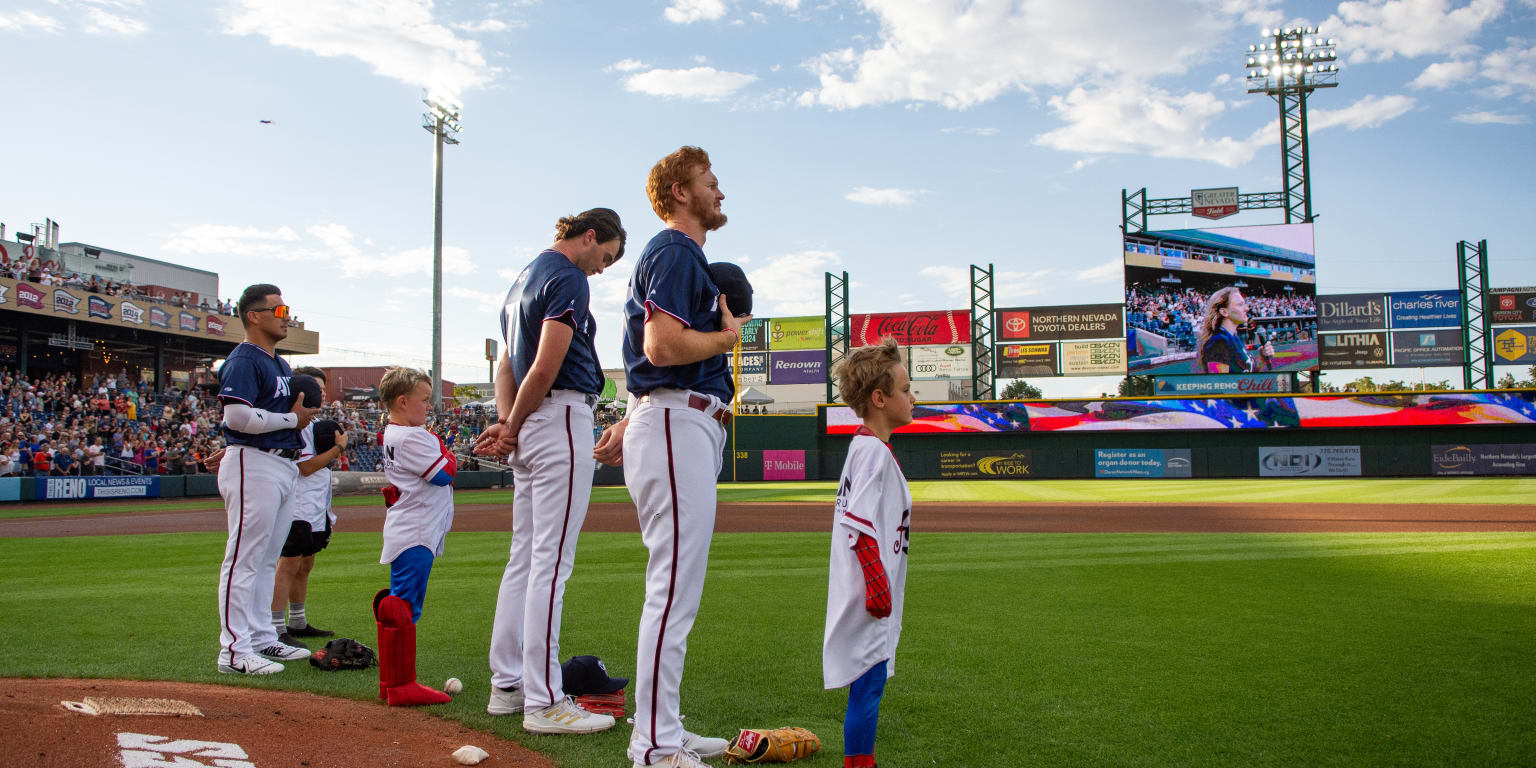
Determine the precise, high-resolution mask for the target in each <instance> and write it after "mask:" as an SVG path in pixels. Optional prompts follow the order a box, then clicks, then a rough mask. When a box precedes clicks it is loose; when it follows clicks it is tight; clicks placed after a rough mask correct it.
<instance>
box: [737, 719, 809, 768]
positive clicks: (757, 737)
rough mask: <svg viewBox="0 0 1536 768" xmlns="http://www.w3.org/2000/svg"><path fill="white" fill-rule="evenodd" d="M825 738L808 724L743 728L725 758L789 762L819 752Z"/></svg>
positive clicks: (762, 761)
mask: <svg viewBox="0 0 1536 768" xmlns="http://www.w3.org/2000/svg"><path fill="white" fill-rule="evenodd" d="M818 749H821V739H818V738H816V734H814V733H811V732H810V731H807V730H806V729H804V728H794V727H785V728H774V729H771V730H770V729H767V728H743V729H742V730H741V733H738V734H736V738H734V739H731V745H730V746H729V747H727V748H726V750H725V762H727V763H729V764H731V765H736V764H738V763H787V762H789V761H791V760H799V759H800V758H802V757H807V756H809V755H812V754H815V752H816V750H818Z"/></svg>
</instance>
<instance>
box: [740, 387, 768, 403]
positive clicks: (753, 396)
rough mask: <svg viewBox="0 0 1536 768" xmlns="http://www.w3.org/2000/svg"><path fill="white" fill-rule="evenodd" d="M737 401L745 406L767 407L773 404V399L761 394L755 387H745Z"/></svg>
mask: <svg viewBox="0 0 1536 768" xmlns="http://www.w3.org/2000/svg"><path fill="white" fill-rule="evenodd" d="M738 399H739V400H740V401H741V402H743V403H746V404H747V405H767V404H769V403H771V402H773V398H771V397H769V396H767V395H765V394H763V393H762V390H759V389H758V388H756V387H747V388H746V389H745V390H743V391H742V393H741V397H740V398H738Z"/></svg>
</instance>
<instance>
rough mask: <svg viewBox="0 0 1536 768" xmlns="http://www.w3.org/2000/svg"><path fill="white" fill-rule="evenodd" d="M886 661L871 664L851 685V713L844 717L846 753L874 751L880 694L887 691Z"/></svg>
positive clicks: (868, 752)
mask: <svg viewBox="0 0 1536 768" xmlns="http://www.w3.org/2000/svg"><path fill="white" fill-rule="evenodd" d="M885 667H886V662H884V661H881V662H880V663H878V664H876V665H874V666H873V667H870V668H869V671H868V672H865V673H864V674H862V675H860V676H859V679H857V680H855V681H853V685H850V686H848V714H847V715H845V716H844V717H843V754H844V755H873V754H874V753H875V725H876V724H877V723H878V722H879V720H880V697H881V696H882V695H883V694H884V693H885Z"/></svg>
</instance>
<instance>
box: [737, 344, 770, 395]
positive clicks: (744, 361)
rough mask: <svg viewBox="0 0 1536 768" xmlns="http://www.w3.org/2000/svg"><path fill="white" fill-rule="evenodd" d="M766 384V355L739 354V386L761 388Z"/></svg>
mask: <svg viewBox="0 0 1536 768" xmlns="http://www.w3.org/2000/svg"><path fill="white" fill-rule="evenodd" d="M767 383H768V353H767V352H743V353H741V385H742V386H744V387H753V386H762V385H764V384H767Z"/></svg>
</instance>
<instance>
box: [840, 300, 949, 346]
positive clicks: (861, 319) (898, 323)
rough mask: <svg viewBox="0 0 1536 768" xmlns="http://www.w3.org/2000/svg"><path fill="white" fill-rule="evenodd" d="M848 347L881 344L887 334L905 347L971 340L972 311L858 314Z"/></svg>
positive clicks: (853, 324)
mask: <svg viewBox="0 0 1536 768" xmlns="http://www.w3.org/2000/svg"><path fill="white" fill-rule="evenodd" d="M850 325H851V326H852V327H851V328H850V329H849V330H850V331H851V332H850V333H849V334H848V346H850V347H866V346H869V345H871V344H879V343H880V340H881V339H883V338H885V337H886V336H890V337H891V338H893V339H895V340H896V343H897V344H900V345H901V346H904V347H913V346H923V345H928V344H969V343H971V313H970V311H969V310H964V309H946V310H939V311H936V312H892V313H887V314H879V315H854V316H853V317H852V318H850Z"/></svg>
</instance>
